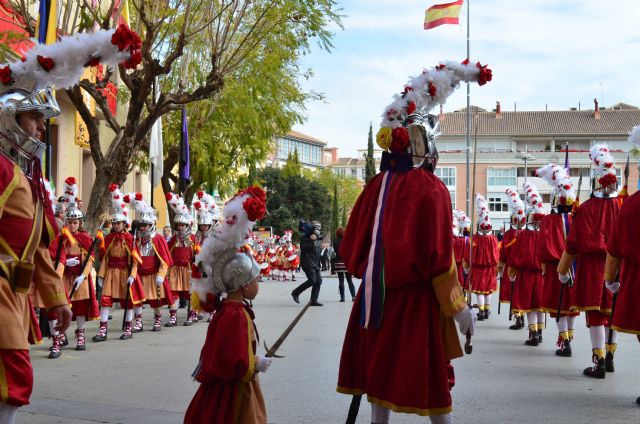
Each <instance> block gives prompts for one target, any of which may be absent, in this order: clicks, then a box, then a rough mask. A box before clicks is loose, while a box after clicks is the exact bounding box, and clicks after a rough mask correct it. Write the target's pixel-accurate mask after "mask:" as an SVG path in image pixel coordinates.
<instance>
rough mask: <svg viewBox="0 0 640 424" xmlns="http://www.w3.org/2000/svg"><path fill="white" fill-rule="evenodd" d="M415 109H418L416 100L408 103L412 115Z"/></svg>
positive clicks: (408, 109)
mask: <svg viewBox="0 0 640 424" xmlns="http://www.w3.org/2000/svg"><path fill="white" fill-rule="evenodd" d="M415 111H416V102H409V103H407V113H408V114H409V115H411V114H412V113H413V112H415Z"/></svg>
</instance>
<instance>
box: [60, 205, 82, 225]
mask: <svg viewBox="0 0 640 424" xmlns="http://www.w3.org/2000/svg"><path fill="white" fill-rule="evenodd" d="M64 219H65V220H67V219H79V220H80V221H83V220H84V214H83V213H82V211H81V210H80V209H78V207H77V206H76V204H75V203H73V204H71V205H69V207H68V208H67V211H66V212H65V213H64Z"/></svg>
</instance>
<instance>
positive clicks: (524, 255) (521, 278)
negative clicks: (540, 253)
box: [509, 229, 543, 312]
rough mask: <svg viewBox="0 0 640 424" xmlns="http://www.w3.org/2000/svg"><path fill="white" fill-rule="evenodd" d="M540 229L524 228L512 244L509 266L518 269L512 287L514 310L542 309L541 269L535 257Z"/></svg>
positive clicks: (530, 310)
mask: <svg viewBox="0 0 640 424" xmlns="http://www.w3.org/2000/svg"><path fill="white" fill-rule="evenodd" d="M539 237H540V231H533V230H529V229H524V230H522V231H520V232H519V233H518V238H516V242H515V243H514V244H513V246H512V248H511V249H512V251H511V254H510V256H509V259H510V264H509V267H510V268H515V269H517V270H518V275H517V277H516V282H515V285H514V287H513V305H512V309H513V311H515V312H532V311H538V310H541V309H542V284H543V279H542V270H541V269H540V262H539V261H538V258H537V257H536V245H537V244H538V238H539Z"/></svg>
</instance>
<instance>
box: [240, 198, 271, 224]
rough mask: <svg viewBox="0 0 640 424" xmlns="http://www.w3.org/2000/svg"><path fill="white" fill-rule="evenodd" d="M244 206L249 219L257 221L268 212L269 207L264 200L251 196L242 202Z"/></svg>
mask: <svg viewBox="0 0 640 424" xmlns="http://www.w3.org/2000/svg"><path fill="white" fill-rule="evenodd" d="M242 207H243V208H244V210H245V212H247V217H248V218H249V221H254V222H255V221H257V220H259V219H262V218H263V217H264V215H265V213H267V208H266V207H265V204H264V202H263V201H261V200H260V199H258V198H255V197H249V198H247V199H246V200H245V201H244V202H242Z"/></svg>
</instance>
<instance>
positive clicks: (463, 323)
mask: <svg viewBox="0 0 640 424" xmlns="http://www.w3.org/2000/svg"><path fill="white" fill-rule="evenodd" d="M490 80H491V70H490V69H488V68H487V67H486V66H482V65H480V64H479V63H478V64H472V63H470V62H469V60H465V61H464V62H463V63H462V64H460V63H456V62H445V63H442V64H440V65H438V66H436V67H435V68H430V69H426V70H424V71H423V72H422V73H421V74H420V75H419V76H417V77H415V78H411V79H410V81H409V83H408V84H407V86H406V87H405V89H404V90H403V92H402V94H401V95H396V96H395V100H394V102H393V103H392V104H391V105H389V106H388V107H387V108H386V109H385V111H384V114H383V116H382V117H383V120H382V125H381V126H382V127H381V129H380V130H379V131H378V134H377V136H376V140H377V143H378V145H379V146H380V147H381V148H382V149H383V150H385V151H384V152H383V154H382V160H381V165H380V171H381V172H380V173H378V174H377V175H376V176H375V177H373V178H372V179H371V181H370V182H369V183H368V184H367V185H366V186H365V188H364V191H363V192H362V193H361V194H360V197H359V198H358V200H357V201H356V204H355V206H354V207H353V210H352V212H351V216H350V218H349V223H348V225H347V227H346V231H345V235H344V238H343V240H342V245H341V247H340V255H341V256H342V258H343V259H344V262H345V265H346V267H347V270H348V271H349V272H350V273H351V274H353V275H354V276H355V277H356V278H361V279H362V284H361V285H360V288H359V290H358V293H357V295H356V301H355V302H354V306H353V308H352V311H351V316H350V318H349V323H348V326H347V330H346V335H345V339H344V344H343V347H342V356H341V359H340V371H339V375H338V387H337V390H338V391H339V392H341V393H346V394H351V395H354V400H353V402H352V405H356V404H357V402H358V401H357V400H359V397H360V396H361V395H363V394H366V395H367V397H368V400H369V402H370V403H371V408H372V422H376V423H386V422H388V420H389V415H390V411H395V412H410V413H415V414H419V415H429V416H430V419H431V422H435V423H450V422H452V417H451V409H452V406H451V405H452V402H451V394H450V388H451V384H452V382H453V375H452V374H453V368H452V367H450V364H449V362H448V361H450V360H452V359H454V358H458V357H460V356H462V354H463V353H462V349H461V346H460V342H459V339H458V334H457V331H456V328H455V321H457V322H458V323H459V325H460V331H461V332H462V333H463V334H468V335H471V334H472V333H473V331H474V323H475V311H473V310H472V309H470V308H469V307H468V306H467V303H466V301H465V297H464V293H463V290H462V286H461V285H460V282H459V281H458V272H457V270H456V262H455V258H454V255H453V237H452V235H451V228H452V209H451V198H450V195H449V191H448V190H447V188H446V186H445V185H444V183H443V182H442V181H441V180H440V179H439V178H438V177H437V176H436V175H435V174H434V170H435V168H436V165H437V162H438V152H437V149H436V138H437V137H438V135H439V134H440V125H439V121H438V118H437V117H436V116H434V115H429V114H428V112H429V111H430V110H431V109H432V108H433V107H434V106H435V105H437V104H444V102H445V101H446V99H447V97H448V96H449V95H450V94H451V93H452V92H453V90H454V89H455V88H456V87H457V86H459V83H460V82H462V81H478V82H479V83H480V84H481V85H482V84H484V83H486V82H487V81H490ZM406 317H411V319H410V320H407V319H406ZM407 335H410V337H407ZM412 358H429V360H428V361H427V360H425V361H414V360H412ZM354 409H356V411H357V408H354ZM354 412H355V411H354ZM351 415H352V414H350V416H351ZM354 418H355V417H354ZM354 418H352V421H350V422H355V419H354Z"/></svg>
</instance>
